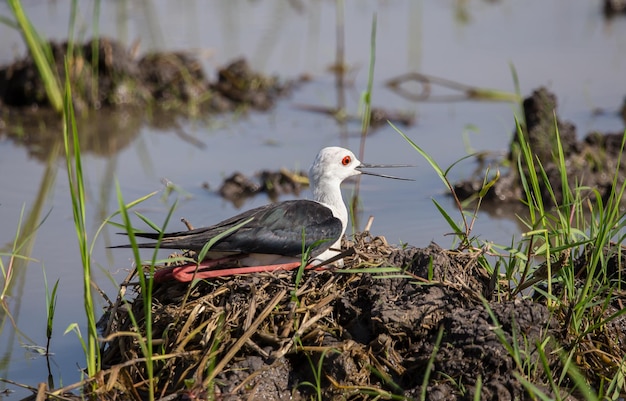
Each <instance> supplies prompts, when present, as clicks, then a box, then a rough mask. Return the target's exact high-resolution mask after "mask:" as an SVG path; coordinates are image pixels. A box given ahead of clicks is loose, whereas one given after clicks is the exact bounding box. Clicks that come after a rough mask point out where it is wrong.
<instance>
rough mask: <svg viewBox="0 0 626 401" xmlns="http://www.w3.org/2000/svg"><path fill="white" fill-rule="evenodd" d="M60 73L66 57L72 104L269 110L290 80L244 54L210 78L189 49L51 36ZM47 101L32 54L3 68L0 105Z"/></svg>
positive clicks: (186, 110) (37, 104)
mask: <svg viewBox="0 0 626 401" xmlns="http://www.w3.org/2000/svg"><path fill="white" fill-rule="evenodd" d="M48 45H49V47H50V51H51V54H52V58H53V60H54V63H55V66H54V67H55V69H56V71H55V72H56V74H57V76H58V77H61V80H64V79H65V67H64V60H65V58H66V57H68V60H69V73H70V79H71V80H72V95H73V102H74V107H75V108H76V109H77V110H78V111H85V110H88V109H99V108H101V107H122V106H123V107H128V106H135V107H144V106H146V105H155V106H157V107H159V108H163V109H167V110H178V111H179V112H184V113H189V112H198V111H202V112H224V111H232V110H234V109H236V108H238V107H242V106H246V107H250V108H254V109H259V110H267V109H269V108H270V107H272V106H273V104H274V102H275V100H276V98H277V97H278V96H280V95H282V94H284V93H285V91H286V90H287V89H288V85H285V84H281V83H279V82H278V80H277V79H276V78H274V77H266V76H263V75H261V74H259V73H257V72H254V71H252V70H251V69H250V67H249V66H248V64H247V62H246V61H245V60H244V59H240V60H235V61H233V62H232V63H231V64H229V65H228V66H225V67H223V68H221V69H220V70H219V71H218V75H217V78H216V80H215V81H213V82H211V81H209V80H208V79H207V77H206V75H205V73H204V71H203V69H202V64H201V63H200V60H198V59H197V58H196V57H195V56H193V55H192V54H190V53H189V52H157V53H149V54H146V55H144V56H142V57H138V56H137V55H136V51H135V50H133V49H130V48H127V47H125V46H124V45H123V44H121V43H120V42H117V41H115V40H112V39H108V38H100V39H94V40H90V41H87V42H85V43H84V44H70V43H68V42H64V43H56V42H49V44H48ZM2 105H4V106H8V107H13V108H22V107H31V108H32V107H48V106H49V102H48V99H47V95H46V90H45V86H44V83H43V81H42V80H41V78H40V76H39V72H38V70H37V67H36V65H35V62H34V61H33V59H32V58H31V57H30V55H28V56H26V57H24V58H23V59H21V60H18V61H16V62H15V63H13V64H11V65H8V66H4V67H1V68H0V106H2Z"/></svg>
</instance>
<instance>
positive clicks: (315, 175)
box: [309, 146, 361, 187]
mask: <svg viewBox="0 0 626 401" xmlns="http://www.w3.org/2000/svg"><path fill="white" fill-rule="evenodd" d="M360 165H361V162H360V161H359V159H357V158H356V156H355V155H354V153H352V152H351V151H349V150H348V149H344V148H340V147H337V146H331V147H328V148H324V149H322V150H320V152H319V153H318V154H317V157H316V158H315V161H314V162H313V165H312V166H311V169H310V170H309V178H310V179H311V184H312V185H313V186H314V187H315V186H317V185H319V184H321V183H323V182H328V183H331V182H332V183H335V184H336V183H341V182H342V181H343V180H345V179H346V178H348V177H352V176H353V175H358V174H361V172H360V171H359V170H358V169H357V167H359V166H360Z"/></svg>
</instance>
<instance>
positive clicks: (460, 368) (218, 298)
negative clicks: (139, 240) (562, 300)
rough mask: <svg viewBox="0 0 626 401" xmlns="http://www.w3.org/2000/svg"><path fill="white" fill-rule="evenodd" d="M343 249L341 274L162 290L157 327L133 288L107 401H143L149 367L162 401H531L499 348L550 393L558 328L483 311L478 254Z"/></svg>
mask: <svg viewBox="0 0 626 401" xmlns="http://www.w3.org/2000/svg"><path fill="white" fill-rule="evenodd" d="M343 246H344V247H346V248H348V249H354V253H353V254H352V255H351V256H348V257H346V258H345V259H344V262H345V267H344V268H343V269H341V270H337V269H334V268H326V269H322V270H306V271H303V272H300V274H301V276H300V274H299V273H298V272H297V271H290V272H284V271H279V272H274V273H255V274H248V275H239V276H232V277H226V278H220V279H213V280H210V281H209V280H205V281H198V282H196V283H194V284H189V283H179V282H174V281H172V282H168V283H162V284H155V287H154V289H153V294H152V302H151V305H150V308H151V315H152V321H151V322H150V323H151V324H150V325H146V322H145V321H144V320H143V316H144V302H143V296H142V293H141V291H140V288H139V287H138V286H135V287H129V288H130V290H131V291H130V292H129V293H128V294H126V298H127V299H128V301H127V302H118V303H117V305H118V307H112V308H111V310H110V311H109V312H110V315H108V317H107V319H108V322H109V325H108V326H109V327H108V330H109V332H110V333H111V334H110V335H108V336H107V338H106V340H107V341H106V345H105V348H104V352H103V356H102V358H103V359H102V361H103V365H105V370H103V372H102V374H101V375H99V377H98V379H99V380H100V383H99V386H97V390H95V391H97V396H98V398H99V399H111V400H114V399H124V400H126V399H129V398H132V399H138V400H139V399H145V398H146V396H147V393H148V391H149V381H148V378H149V376H150V374H149V371H148V368H147V366H149V365H151V366H152V367H153V372H152V377H153V381H152V384H153V387H154V389H155V392H156V396H157V398H159V397H161V398H162V399H164V400H165V399H167V400H174V399H195V400H204V399H220V400H231V399H232V400H239V399H269V400H282V399H296V400H297V399H311V397H315V396H321V397H322V399H349V400H370V399H380V398H383V399H387V398H391V397H392V396H401V397H405V398H406V399H415V398H419V397H420V395H421V394H422V393H423V392H426V393H427V394H428V397H427V399H473V398H474V392H476V391H480V399H483V400H484V399H522V398H524V397H525V394H526V393H525V391H524V388H523V386H522V384H521V383H520V382H519V380H518V376H516V375H515V373H514V372H515V371H516V370H517V369H518V366H517V365H516V361H515V360H514V358H513V357H512V356H511V355H510V353H509V352H508V351H507V349H506V348H505V347H504V345H503V342H502V340H503V339H504V340H505V341H506V342H507V343H508V344H516V346H517V347H519V348H520V349H523V350H524V351H525V352H526V355H527V357H528V363H530V364H533V365H532V366H537V371H536V376H537V378H538V381H540V380H542V379H541V378H542V377H543V376H542V375H543V374H544V373H543V370H542V368H541V362H540V361H539V359H538V358H539V352H538V351H537V348H536V347H537V346H538V344H540V343H541V342H542V341H543V340H544V339H545V338H546V337H547V334H546V333H548V336H549V337H552V338H553V339H555V338H559V337H560V336H559V334H558V333H560V330H561V326H560V325H559V324H558V323H556V321H555V319H554V316H555V315H557V317H558V314H553V313H550V311H549V310H548V309H547V308H546V306H545V305H544V304H543V303H540V302H537V301H536V300H533V299H529V298H525V299H521V298H519V297H515V298H514V299H512V300H503V298H504V297H502V296H498V297H493V298H495V300H491V301H489V307H488V308H487V307H486V306H485V303H484V302H486V299H488V298H489V297H490V296H491V295H492V294H498V291H495V290H494V283H495V281H494V277H493V276H492V275H490V274H488V273H487V272H486V271H485V269H484V268H483V264H482V263H478V260H479V256H481V255H482V253H481V252H482V251H481V250H465V251H464V252H461V251H451V250H445V249H442V248H440V247H439V246H438V245H436V244H431V245H429V246H428V247H426V248H414V247H407V248H405V249H397V248H395V247H392V246H390V245H388V244H387V242H386V240H385V239H384V237H373V236H371V235H370V234H369V233H367V232H366V233H363V234H358V235H356V236H355V239H354V241H353V242H347V241H344V244H343ZM496 278H497V277H496ZM120 300H121V297H120ZM494 319H496V320H497V322H498V324H499V326H498V327H499V329H501V332H499V333H496V330H494V327H496V326H495V325H494ZM148 328H149V329H150V330H151V333H152V349H153V352H152V358H151V359H152V361H151V363H150V364H149V363H147V361H146V357H145V356H146V351H145V341H146V330H147V329H148ZM142 343H143V344H142ZM553 344H554V343H552V342H549V343H547V345H546V343H544V344H543V345H542V346H543V347H544V348H543V349H542V351H543V352H545V353H546V354H547V355H551V354H550V352H551V350H552V349H553V348H552V347H553ZM554 355H556V353H555V354H554ZM551 358H553V359H551V360H550V361H549V363H550V364H551V367H552V369H555V370H558V364H559V360H558V356H553V357H551ZM428 375H430V377H429V376H428ZM424 378H426V379H424ZM459 383H462V385H463V386H462V387H459ZM548 391H549V390H548Z"/></svg>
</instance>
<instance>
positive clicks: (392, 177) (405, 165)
mask: <svg viewBox="0 0 626 401" xmlns="http://www.w3.org/2000/svg"><path fill="white" fill-rule="evenodd" d="M396 167H414V166H412V165H410V164H365V163H361V164H360V165H359V166H357V167H356V169H357V170H359V171H360V172H361V174H366V175H373V176H376V177H383V178H391V179H394V180H402V181H415V180H413V179H411V178H401V177H394V176H392V175H387V174H377V173H372V172H370V171H364V170H362V169H364V168H396Z"/></svg>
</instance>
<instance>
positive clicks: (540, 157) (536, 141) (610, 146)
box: [454, 88, 626, 205]
mask: <svg viewBox="0 0 626 401" xmlns="http://www.w3.org/2000/svg"><path fill="white" fill-rule="evenodd" d="M523 107H524V121H525V124H524V122H520V123H521V129H522V131H523V135H524V137H525V138H526V141H527V142H528V143H529V144H530V146H531V148H532V149H533V152H534V154H535V157H536V159H535V163H536V167H537V169H539V164H538V163H537V161H539V162H540V163H541V165H542V166H543V168H544V170H545V173H546V176H547V178H548V181H549V183H550V187H551V188H552V191H553V192H554V198H555V201H556V203H557V204H560V203H561V201H562V200H563V189H562V183H561V175H560V171H559V169H558V167H557V163H556V162H555V160H556V159H555V158H557V159H558V142H557V137H556V129H557V128H558V132H559V137H560V142H561V147H562V149H563V156H564V159H565V165H566V166H567V178H568V181H569V183H570V186H572V187H573V185H574V184H575V183H578V185H580V186H586V187H588V188H590V189H588V190H583V191H582V192H581V196H582V197H583V198H589V199H592V200H593V199H594V198H595V196H596V193H595V192H594V191H593V190H597V195H599V196H600V197H601V198H602V199H603V200H606V198H607V197H608V196H609V194H610V191H611V188H612V187H613V179H614V176H615V174H616V173H617V175H618V177H617V187H618V188H619V187H620V186H621V185H622V183H623V182H624V180H625V179H626V163H621V164H620V165H619V166H618V162H619V159H620V155H621V151H622V139H623V136H624V132H623V131H622V132H615V133H600V132H591V133H589V134H588V135H587V136H586V137H585V138H584V139H583V140H580V141H579V140H578V139H577V134H576V127H575V126H574V125H573V124H572V123H570V122H567V121H563V120H561V119H560V118H559V117H558V114H557V99H556V96H555V95H554V94H552V93H551V92H549V91H548V90H547V89H545V88H540V89H537V90H536V91H534V92H533V93H532V95H531V96H529V97H528V98H526V99H525V100H524V104H523ZM555 116H556V127H555ZM519 156H520V147H519V142H518V135H517V132H516V131H515V132H514V133H513V139H512V140H511V143H510V146H509V153H508V156H507V157H506V158H505V159H504V160H502V161H501V165H502V166H503V169H502V172H503V174H502V176H501V177H500V179H499V180H498V181H497V182H496V183H495V184H494V185H493V187H492V188H490V189H489V191H488V192H487V193H486V194H485V197H484V200H485V201H486V202H489V201H494V202H499V203H502V202H511V203H519V200H520V199H525V195H524V192H523V187H522V180H521V177H520V173H519V171H518V168H517V161H518V157H519ZM537 172H538V174H540V173H539V171H537ZM527 174H528V172H527V168H526V167H525V175H527ZM542 184H543V185H540V188H541V194H542V197H543V199H544V201H550V205H553V204H554V202H552V201H551V200H552V195H551V192H550V189H549V187H548V186H547V185H545V183H542ZM482 185H483V177H482V176H476V177H470V178H468V179H467V180H465V181H461V182H458V183H456V184H455V186H454V189H455V191H456V193H457V195H458V196H459V197H460V198H461V199H467V198H469V197H473V196H476V195H478V193H479V192H480V190H481V188H482Z"/></svg>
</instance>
